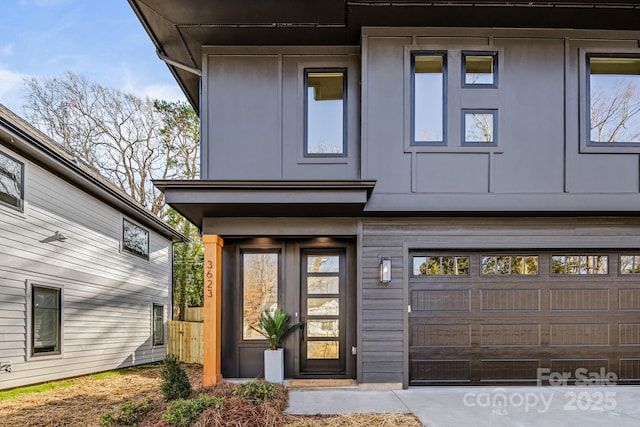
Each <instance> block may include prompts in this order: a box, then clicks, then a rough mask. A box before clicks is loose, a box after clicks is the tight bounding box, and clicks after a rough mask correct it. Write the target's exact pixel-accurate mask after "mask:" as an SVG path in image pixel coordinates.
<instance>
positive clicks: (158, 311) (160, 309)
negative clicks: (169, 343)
mask: <svg viewBox="0 0 640 427" xmlns="http://www.w3.org/2000/svg"><path fill="white" fill-rule="evenodd" d="M152 316H153V345H164V306H163V305H160V304H153V313H152Z"/></svg>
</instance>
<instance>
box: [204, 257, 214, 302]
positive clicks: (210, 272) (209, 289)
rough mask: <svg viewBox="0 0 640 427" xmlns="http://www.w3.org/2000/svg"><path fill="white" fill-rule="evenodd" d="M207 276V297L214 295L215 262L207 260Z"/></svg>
mask: <svg viewBox="0 0 640 427" xmlns="http://www.w3.org/2000/svg"><path fill="white" fill-rule="evenodd" d="M205 277H206V278H207V297H208V298H211V297H213V262H211V261H207V272H206V273H205Z"/></svg>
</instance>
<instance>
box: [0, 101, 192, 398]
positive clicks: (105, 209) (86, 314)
mask: <svg viewBox="0 0 640 427" xmlns="http://www.w3.org/2000/svg"><path fill="white" fill-rule="evenodd" d="M184 240H185V238H184V236H182V235H181V234H179V233H177V232H176V231H175V230H173V229H172V228H171V227H169V226H168V225H167V224H165V223H163V222H162V221H160V220H159V219H158V218H156V217H155V216H154V215H152V214H151V213H150V212H149V211H147V210H146V209H145V208H144V207H142V205H140V204H139V203H138V202H136V201H135V200H133V199H132V198H131V197H129V196H128V195H126V194H125V193H123V192H122V191H121V190H119V189H118V188H116V187H115V186H114V185H112V184H111V183H109V182H108V181H107V180H106V179H104V178H103V177H101V176H100V175H99V174H98V173H96V172H95V171H93V170H92V169H91V168H89V167H87V166H86V165H83V164H82V163H81V162H79V161H77V160H76V159H75V158H74V156H73V155H72V154H71V153H69V152H67V151H66V150H65V149H64V148H63V147H62V146H60V145H58V144H56V143H55V142H54V141H52V140H51V139H49V138H47V137H46V136H45V135H43V134H42V133H40V132H38V131H37V130H36V129H34V128H33V127H31V126H30V125H29V124H28V123H26V122H25V121H24V120H22V119H21V118H19V117H17V116H16V115H15V114H13V113H12V112H10V111H9V110H7V109H6V108H5V107H3V106H1V105H0V389H5V388H11V387H17V386H22V385H26V384H32V383H39V382H43V381H50V380H55V379H59V378H65V377H72V376H76V375H82V374H87V373H92V372H99V371H104V370H108V369H113V368H120V367H126V366H132V365H138V364H143V363H149V362H154V361H158V360H162V359H163V358H164V357H165V355H166V350H167V347H166V328H165V323H166V319H167V317H168V316H169V313H171V282H172V243H173V242H176V241H184Z"/></svg>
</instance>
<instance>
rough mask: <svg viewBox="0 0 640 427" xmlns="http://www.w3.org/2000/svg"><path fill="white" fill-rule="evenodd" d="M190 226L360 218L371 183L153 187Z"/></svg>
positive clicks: (167, 183)
mask: <svg viewBox="0 0 640 427" xmlns="http://www.w3.org/2000/svg"><path fill="white" fill-rule="evenodd" d="M154 185H155V186H156V187H158V188H159V189H160V190H161V191H162V192H163V193H164V196H165V201H166V202H167V203H168V204H169V205H170V206H171V207H173V208H174V209H175V210H177V211H178V212H179V213H180V214H182V215H183V216H184V217H186V218H187V219H189V221H191V222H192V223H193V224H195V225H196V226H198V227H199V228H201V227H202V219H203V218H205V217H355V216H361V215H362V213H363V210H364V207H365V205H366V203H367V201H368V199H369V196H370V195H371V192H372V191H373V187H374V186H375V181H282V182H280V181H201V180H180V181H154Z"/></svg>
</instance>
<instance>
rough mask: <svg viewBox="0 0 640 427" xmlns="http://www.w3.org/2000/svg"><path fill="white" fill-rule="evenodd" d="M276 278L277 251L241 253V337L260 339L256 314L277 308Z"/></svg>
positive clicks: (258, 317)
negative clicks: (256, 328)
mask: <svg viewBox="0 0 640 427" xmlns="http://www.w3.org/2000/svg"><path fill="white" fill-rule="evenodd" d="M279 277H280V271H279V255H278V252H258V253H244V254H243V255H242V295H243V301H242V302H243V309H242V311H243V313H242V339H244V340H260V339H264V337H263V336H262V335H260V333H259V332H258V331H256V330H255V329H253V328H255V327H258V323H259V319H260V314H262V312H264V311H265V310H269V311H270V312H271V313H273V312H274V311H275V310H276V308H278V282H279Z"/></svg>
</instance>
